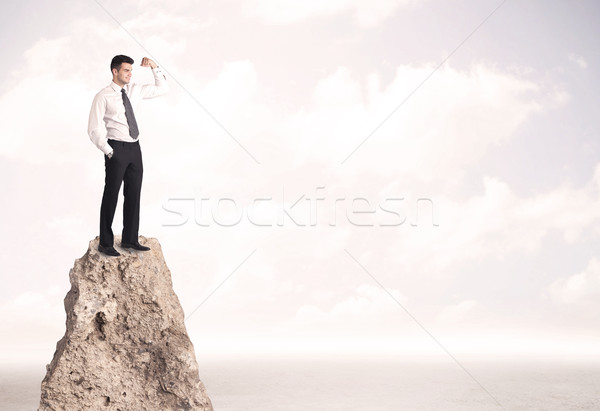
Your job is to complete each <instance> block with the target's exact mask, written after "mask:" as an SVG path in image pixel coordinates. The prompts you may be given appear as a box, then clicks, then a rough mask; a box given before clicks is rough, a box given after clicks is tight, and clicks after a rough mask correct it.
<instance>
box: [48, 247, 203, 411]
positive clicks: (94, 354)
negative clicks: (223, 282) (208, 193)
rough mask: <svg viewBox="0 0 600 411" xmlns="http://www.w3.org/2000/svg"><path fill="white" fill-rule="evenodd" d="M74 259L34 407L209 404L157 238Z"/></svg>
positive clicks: (137, 410) (92, 250) (139, 410)
mask: <svg viewBox="0 0 600 411" xmlns="http://www.w3.org/2000/svg"><path fill="white" fill-rule="evenodd" d="M120 242H121V241H120V238H117V239H116V240H115V248H116V249H117V250H118V251H119V252H121V254H122V255H121V256H120V257H116V258H115V257H107V256H105V255H103V254H101V253H99V252H98V251H97V247H98V238H96V239H94V240H92V241H91V242H90V245H89V248H88V251H87V253H85V255H84V256H83V257H81V258H80V259H78V260H76V261H75V265H74V267H73V268H72V269H71V272H70V273H69V277H70V280H71V290H70V291H69V292H68V293H67V296H66V297H65V310H66V312H67V330H66V332H65V336H64V337H63V338H62V339H61V340H60V341H59V342H58V343H57V345H56V352H55V353H54V358H53V359H52V362H51V363H50V364H49V365H48V366H47V367H46V368H47V373H46V377H45V378H44V380H43V381H42V395H41V401H40V407H39V409H38V410H39V411H41V410H54V411H59V410H68V411H75V410H114V411H117V410H121V411H126V410H132V411H144V410H148V411H158V410H161V411H162V410H203V411H212V410H213V408H212V405H211V402H210V399H209V398H208V395H207V394H206V389H205V388H204V385H203V384H202V382H201V381H200V378H199V376H198V364H197V363H196V357H195V355H194V347H193V345H192V343H191V341H190V339H189V337H188V335H187V332H186V329H185V325H184V315H183V310H182V309H181V305H180V304H179V300H178V298H177V296H176V295H175V292H174V291H173V284H172V282H171V273H170V271H169V269H168V268H167V265H166V263H165V260H164V257H163V254H162V250H161V247H160V244H159V242H158V241H157V240H156V239H154V238H148V239H146V238H144V237H141V241H140V242H141V243H142V244H144V245H147V246H149V247H150V248H151V251H147V252H137V251H128V250H122V249H121V248H119V247H118V246H117V245H116V244H120Z"/></svg>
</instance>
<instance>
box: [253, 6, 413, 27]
mask: <svg viewBox="0 0 600 411" xmlns="http://www.w3.org/2000/svg"><path fill="white" fill-rule="evenodd" d="M414 3H417V1H415V0H400V1H397V0H374V1H371V2H369V3H368V4H367V3H365V2H363V1H361V0H333V1H318V0H309V1H302V2H298V1H293V0H286V1H277V0H248V1H246V3H245V4H244V9H245V10H246V13H247V14H249V15H254V16H257V17H259V18H261V19H262V20H264V21H265V22H267V23H271V24H291V23H298V22H301V21H305V20H309V19H315V18H318V17H331V16H335V15H340V14H346V13H348V14H351V15H352V16H353V18H354V20H355V22H356V23H357V24H358V25H359V26H360V27H373V26H375V25H376V24H378V23H380V22H382V21H383V20H385V19H386V18H388V17H389V16H391V15H392V14H393V13H394V12H395V11H396V10H397V9H398V8H400V7H403V6H408V5H412V4H414Z"/></svg>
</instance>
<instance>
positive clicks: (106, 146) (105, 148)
mask: <svg viewBox="0 0 600 411" xmlns="http://www.w3.org/2000/svg"><path fill="white" fill-rule="evenodd" d="M100 150H102V152H103V153H104V154H106V155H108V153H110V152H111V151H113V149H112V147H111V146H110V145H109V144H108V142H107V143H106V144H105V145H104V146H103V147H102V148H101V149H100Z"/></svg>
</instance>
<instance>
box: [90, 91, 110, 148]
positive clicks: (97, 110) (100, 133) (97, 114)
mask: <svg viewBox="0 0 600 411" xmlns="http://www.w3.org/2000/svg"><path fill="white" fill-rule="evenodd" d="M105 112H106V99H105V98H104V97H103V96H102V95H101V94H100V93H98V94H96V97H94V101H93V102H92V109H91V110H90V118H89V120H88V135H89V136H90V140H92V143H94V145H95V146H96V147H98V148H99V149H100V150H101V151H102V152H103V153H104V154H108V153H110V152H111V151H112V147H111V146H110V145H109V144H108V138H107V137H106V126H105V125H104V113H105Z"/></svg>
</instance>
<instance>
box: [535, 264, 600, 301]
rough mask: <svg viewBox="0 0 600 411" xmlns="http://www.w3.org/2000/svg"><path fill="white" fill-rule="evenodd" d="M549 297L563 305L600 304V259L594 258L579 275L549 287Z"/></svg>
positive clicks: (547, 291)
mask: <svg viewBox="0 0 600 411" xmlns="http://www.w3.org/2000/svg"><path fill="white" fill-rule="evenodd" d="M546 293H547V295H548V296H549V297H550V298H551V299H552V300H554V301H556V302H558V303H562V304H598V303H599V302H600V259H598V258H597V257H593V258H592V259H591V260H590V261H589V262H588V265H587V266H586V267H585V268H584V269H583V271H581V272H580V273H578V274H574V275H572V276H570V277H567V278H561V279H558V280H556V281H555V282H553V283H552V284H551V285H550V286H548V288H547V290H546Z"/></svg>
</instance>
